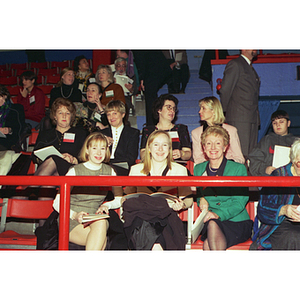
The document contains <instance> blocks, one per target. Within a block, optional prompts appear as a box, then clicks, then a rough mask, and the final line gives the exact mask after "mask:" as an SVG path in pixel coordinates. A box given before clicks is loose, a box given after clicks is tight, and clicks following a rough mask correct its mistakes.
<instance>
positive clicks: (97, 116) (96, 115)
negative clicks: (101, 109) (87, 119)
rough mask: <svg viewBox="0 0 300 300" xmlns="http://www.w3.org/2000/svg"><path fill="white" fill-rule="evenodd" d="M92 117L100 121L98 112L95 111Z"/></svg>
mask: <svg viewBox="0 0 300 300" xmlns="http://www.w3.org/2000/svg"><path fill="white" fill-rule="evenodd" d="M94 119H95V120H97V121H100V122H101V115H100V114H99V113H97V112H96V113H95V115H94Z"/></svg>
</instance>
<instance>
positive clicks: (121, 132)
mask: <svg viewBox="0 0 300 300" xmlns="http://www.w3.org/2000/svg"><path fill="white" fill-rule="evenodd" d="M125 112H126V108H125V104H124V103H123V102H122V101H120V100H112V101H110V102H108V103H107V105H106V106H105V113H106V115H107V119H108V122H109V127H107V128H105V129H102V130H101V132H102V133H103V134H104V135H105V136H107V137H108V141H109V145H110V148H109V149H110V153H111V157H110V161H109V163H110V164H111V165H112V166H113V167H114V169H115V171H116V173H117V175H119V176H126V175H128V174H129V171H130V167H131V166H132V165H134V164H135V161H136V159H137V156H138V151H139V150H138V149H139V138H140V131H139V130H138V129H136V128H133V127H130V126H128V125H124V122H123V119H124V116H125Z"/></svg>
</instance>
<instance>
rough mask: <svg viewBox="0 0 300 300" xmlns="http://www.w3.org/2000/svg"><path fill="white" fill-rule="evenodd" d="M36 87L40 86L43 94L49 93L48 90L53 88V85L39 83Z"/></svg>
mask: <svg viewBox="0 0 300 300" xmlns="http://www.w3.org/2000/svg"><path fill="white" fill-rule="evenodd" d="M38 88H40V89H41V90H42V91H43V92H44V94H45V95H50V92H51V90H52V89H53V85H46V84H41V85H38Z"/></svg>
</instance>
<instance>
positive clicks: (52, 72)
mask: <svg viewBox="0 0 300 300" xmlns="http://www.w3.org/2000/svg"><path fill="white" fill-rule="evenodd" d="M57 74H58V73H57V69H56V68H55V69H39V72H38V75H42V76H52V75H57Z"/></svg>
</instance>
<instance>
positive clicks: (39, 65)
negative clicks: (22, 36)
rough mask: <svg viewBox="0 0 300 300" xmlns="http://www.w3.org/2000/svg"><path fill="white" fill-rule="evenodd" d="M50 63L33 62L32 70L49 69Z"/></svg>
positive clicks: (31, 64)
mask: <svg viewBox="0 0 300 300" xmlns="http://www.w3.org/2000/svg"><path fill="white" fill-rule="evenodd" d="M47 68H48V62H46V61H45V62H31V63H30V69H47Z"/></svg>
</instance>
